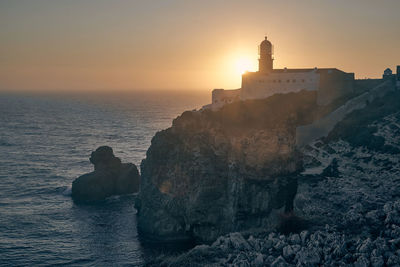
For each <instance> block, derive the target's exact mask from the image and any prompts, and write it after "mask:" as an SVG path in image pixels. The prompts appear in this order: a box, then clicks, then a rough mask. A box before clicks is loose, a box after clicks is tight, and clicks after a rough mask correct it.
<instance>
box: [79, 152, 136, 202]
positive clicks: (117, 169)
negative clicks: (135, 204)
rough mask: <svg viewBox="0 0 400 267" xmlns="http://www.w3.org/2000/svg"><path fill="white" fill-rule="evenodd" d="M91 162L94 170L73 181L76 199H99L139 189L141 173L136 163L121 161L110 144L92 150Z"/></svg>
mask: <svg viewBox="0 0 400 267" xmlns="http://www.w3.org/2000/svg"><path fill="white" fill-rule="evenodd" d="M90 162H91V163H92V164H93V165H94V171H93V172H91V173H87V174H84V175H82V176H80V177H79V178H77V179H75V180H74V181H73V183H72V198H73V199H74V201H78V202H82V201H97V200H103V199H105V198H107V197H109V196H112V195H123V194H130V193H136V192H138V191H139V185H140V175H139V172H138V169H137V167H136V165H135V164H132V163H121V160H120V159H119V158H117V157H115V156H114V153H113V150H112V148H111V147H109V146H101V147H99V148H97V149H96V151H94V152H92V154H91V156H90Z"/></svg>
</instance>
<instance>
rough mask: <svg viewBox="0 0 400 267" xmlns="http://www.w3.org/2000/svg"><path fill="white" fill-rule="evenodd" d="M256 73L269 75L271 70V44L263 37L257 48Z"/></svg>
mask: <svg viewBox="0 0 400 267" xmlns="http://www.w3.org/2000/svg"><path fill="white" fill-rule="evenodd" d="M259 56H260V58H259V59H258V71H259V72H260V73H265V74H267V73H271V72H272V69H273V60H274V59H273V55H272V44H271V42H270V41H268V39H267V37H266V36H265V40H264V41H262V42H261V44H260V47H259Z"/></svg>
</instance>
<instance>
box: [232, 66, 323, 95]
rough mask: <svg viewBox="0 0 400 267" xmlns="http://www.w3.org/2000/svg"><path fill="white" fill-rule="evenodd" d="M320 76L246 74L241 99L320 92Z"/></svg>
mask: <svg viewBox="0 0 400 267" xmlns="http://www.w3.org/2000/svg"><path fill="white" fill-rule="evenodd" d="M319 81H320V75H319V74H318V73H316V71H314V70H311V71H308V72H298V73H290V72H287V73H285V72H283V73H269V74H261V73H257V72H251V73H245V74H243V76H242V89H241V94H240V98H241V99H242V100H246V99H260V98H266V97H269V96H271V95H274V94H277V93H281V94H284V93H289V92H298V91H301V90H309V91H315V90H318V85H319Z"/></svg>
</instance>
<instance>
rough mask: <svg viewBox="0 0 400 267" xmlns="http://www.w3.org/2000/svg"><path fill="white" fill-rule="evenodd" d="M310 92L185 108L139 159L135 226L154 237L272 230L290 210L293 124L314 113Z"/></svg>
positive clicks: (295, 156)
mask: <svg viewBox="0 0 400 267" xmlns="http://www.w3.org/2000/svg"><path fill="white" fill-rule="evenodd" d="M315 99H316V94H315V92H301V93H291V94H287V95H275V96H273V97H270V98H268V99H264V100H254V101H246V102H238V103H234V104H232V105H227V106H225V107H223V108H222V109H221V110H219V111H217V112H212V111H209V110H205V111H201V112H185V113H183V114H182V115H181V116H180V117H178V118H177V119H175V120H174V121H173V125H172V127H171V128H169V129H167V130H164V131H161V132H158V133H157V134H156V135H155V137H154V138H153V140H152V143H151V146H150V148H149V150H148V151H147V157H146V159H145V160H143V162H142V164H141V174H142V183H141V191H140V193H139V196H138V200H137V202H136V207H137V209H138V229H139V232H140V234H141V235H142V237H145V238H146V239H148V240H153V241H179V240H186V241H187V240H194V241H196V242H212V241H214V240H215V239H216V238H217V237H219V236H221V235H223V234H225V233H229V232H233V231H239V230H244V229H249V228H254V227H263V228H265V229H273V228H274V227H275V226H276V224H277V222H278V220H279V216H278V214H279V213H283V212H284V211H285V210H284V209H286V211H290V210H291V209H292V200H293V197H294V195H295V194H296V187H297V184H296V175H297V174H298V173H299V172H300V171H301V170H302V159H301V155H300V153H298V151H297V149H296V146H295V129H296V126H298V125H301V124H305V123H310V122H311V121H312V120H313V116H314V115H315V113H314V111H315V110H316V104H315Z"/></svg>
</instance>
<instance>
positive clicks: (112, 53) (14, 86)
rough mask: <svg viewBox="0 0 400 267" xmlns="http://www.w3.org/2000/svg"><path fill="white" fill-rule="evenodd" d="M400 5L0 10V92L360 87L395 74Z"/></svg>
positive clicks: (56, 0) (181, 3)
mask: <svg viewBox="0 0 400 267" xmlns="http://www.w3.org/2000/svg"><path fill="white" fill-rule="evenodd" d="M399 14H400V1H399V0H381V1H377V0H301V1H299V0H276V1H268V0H262V1H261V0H247V1H235V0H231V1H228V0H224V1H222V0H201V1H200V0H199V1H194V0H158V1H157V0H143V1H139V0H137V1H135V0H130V1H128V0H112V1H111V0H109V1H107V0H0V90H3V91H18V90H33V91H35V90H36V91H45V90H51V91H100V90H151V89H157V90H159V89H176V90H211V89H213V88H225V89H235V88H239V87H240V82H241V73H242V72H243V71H244V70H249V71H256V70H257V64H258V61H257V59H258V55H257V53H258V45H259V43H260V42H261V41H262V40H263V39H264V36H265V35H267V36H268V39H269V40H270V41H271V42H272V43H273V45H274V52H275V53H274V54H275V55H274V56H275V61H274V67H275V68H283V67H288V68H302V67H310V68H314V67H320V68H323V67H336V68H339V69H341V70H344V71H346V72H354V73H355V74H356V77H357V78H366V77H369V78H376V77H380V76H381V75H382V73H383V70H384V69H385V68H387V67H390V68H391V69H392V70H393V71H395V67H396V65H400V53H399V48H400V15H399Z"/></svg>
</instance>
